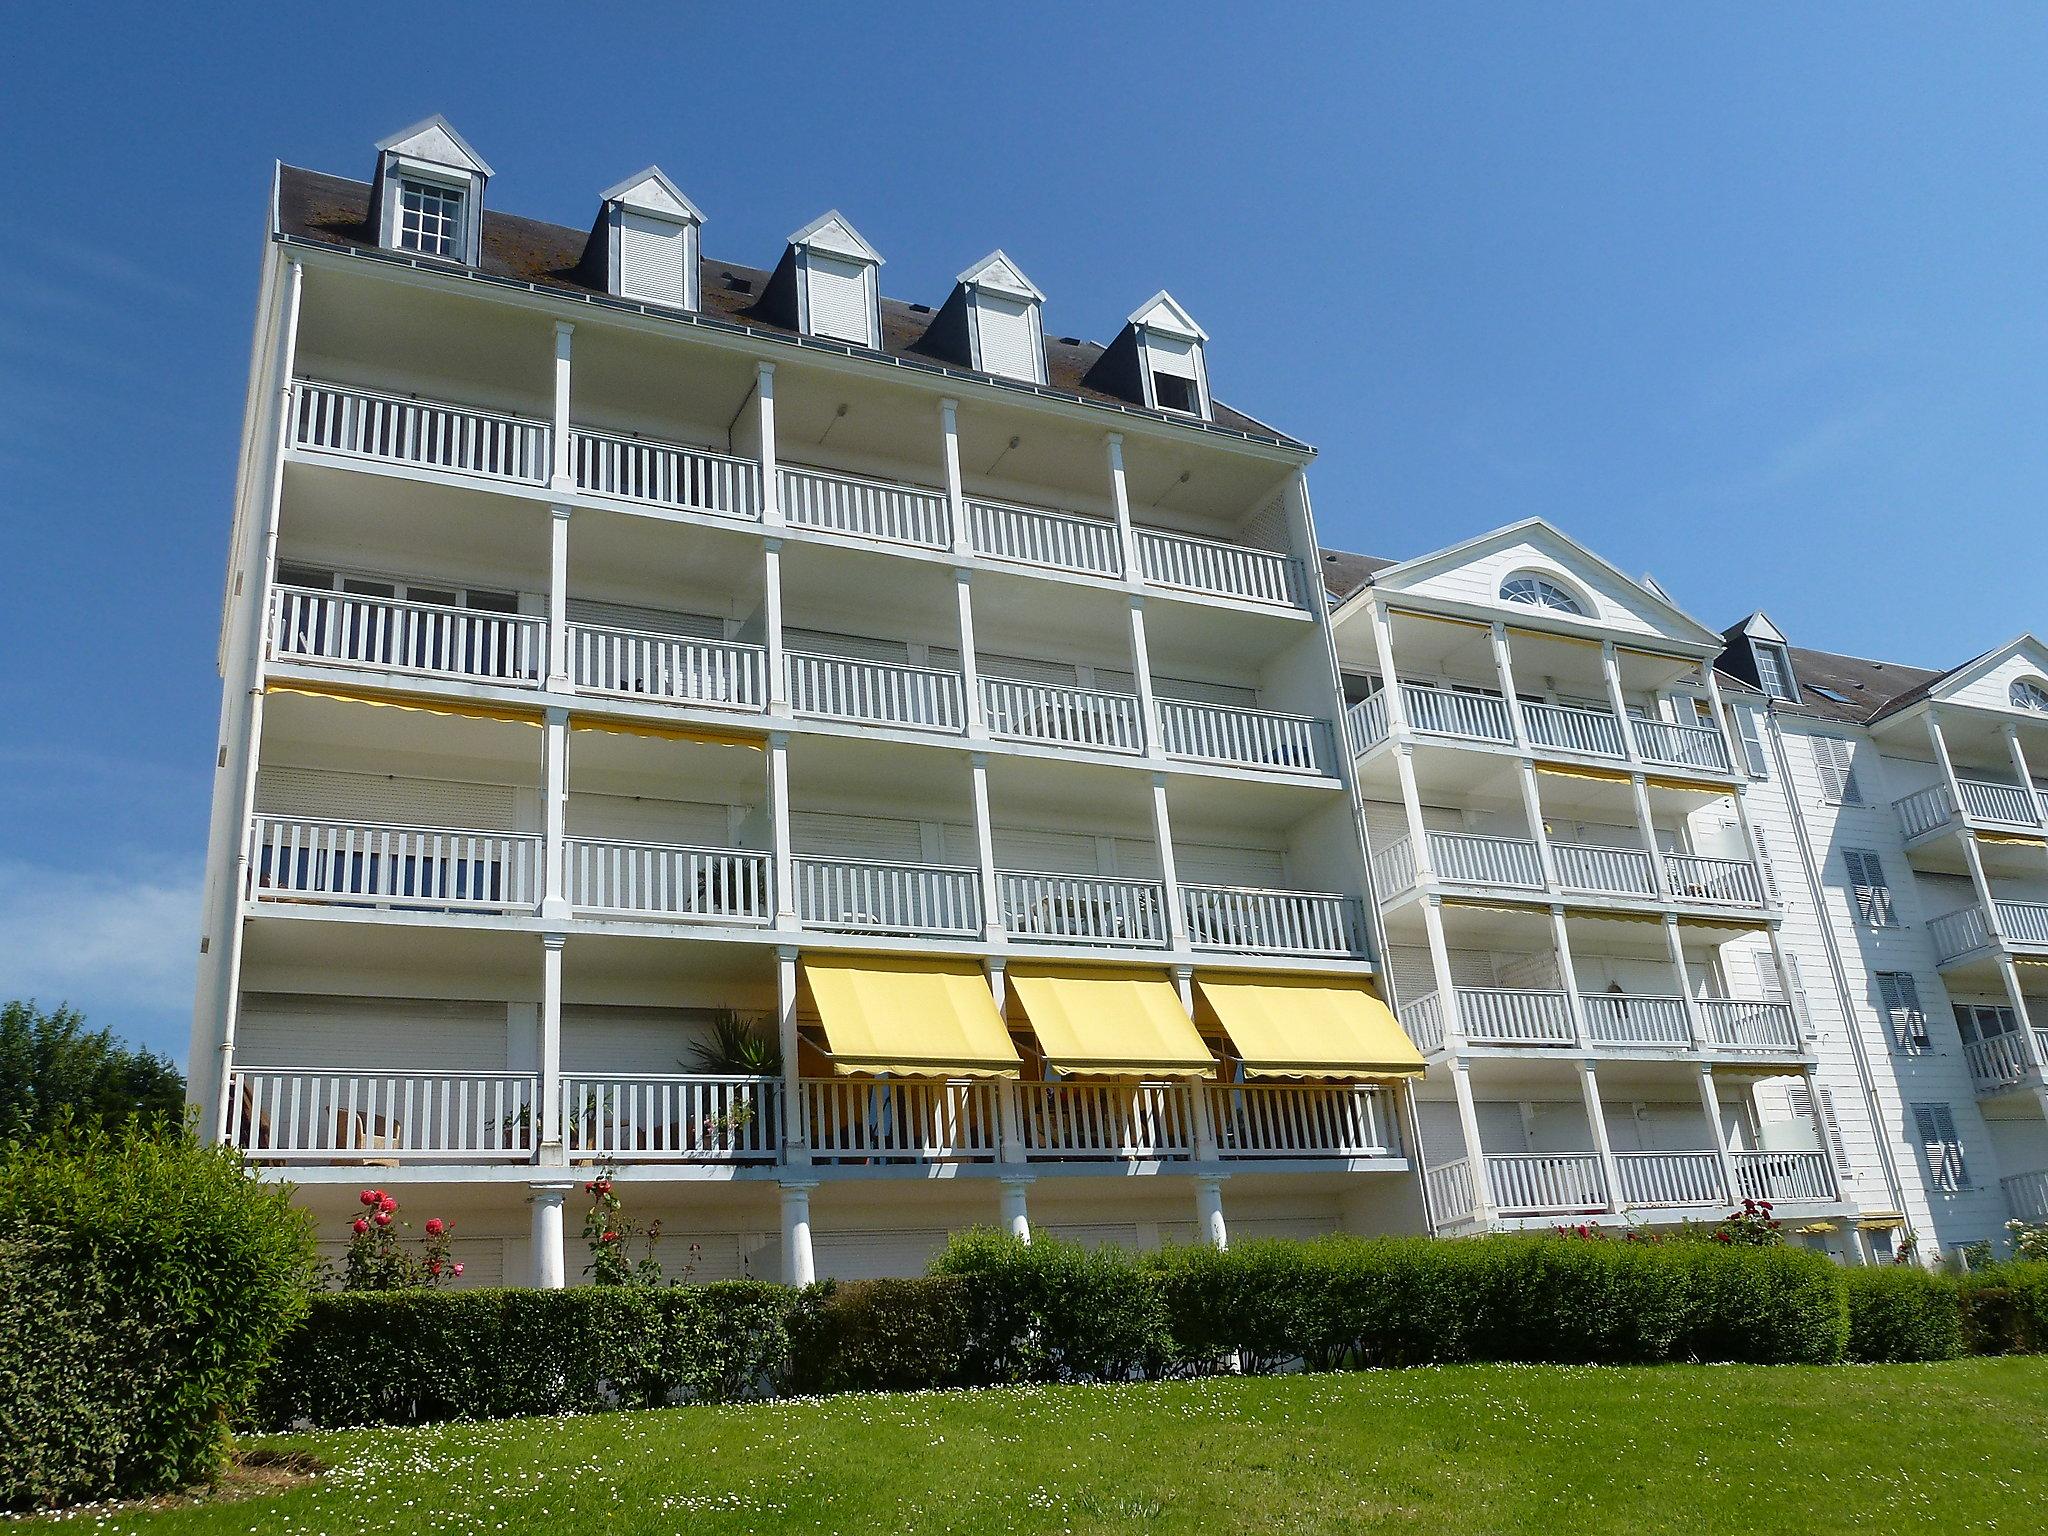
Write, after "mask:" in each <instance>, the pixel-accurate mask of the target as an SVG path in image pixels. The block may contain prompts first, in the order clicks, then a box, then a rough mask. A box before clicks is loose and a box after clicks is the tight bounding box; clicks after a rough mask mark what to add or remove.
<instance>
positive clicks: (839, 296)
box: [804, 249, 874, 347]
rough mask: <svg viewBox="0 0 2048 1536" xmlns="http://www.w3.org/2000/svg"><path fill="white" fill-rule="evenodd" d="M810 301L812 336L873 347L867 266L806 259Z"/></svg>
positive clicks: (816, 254) (814, 255)
mask: <svg viewBox="0 0 2048 1536" xmlns="http://www.w3.org/2000/svg"><path fill="white" fill-rule="evenodd" d="M804 261H805V267H806V272H807V277H806V280H807V282H808V284H809V290H810V299H811V334H812V335H813V336H830V337H832V338H833V339H834V340H837V341H851V342H855V343H857V344H859V345H860V346H863V347H865V346H871V345H872V344H873V341H874V331H873V329H872V327H871V324H870V317H869V313H868V269H867V264H866V263H865V262H859V261H847V260H844V259H843V258H841V257H838V256H827V255H824V254H823V253H822V252H820V251H817V250H815V249H814V250H811V251H810V252H808V253H807V254H806V255H805V258H804Z"/></svg>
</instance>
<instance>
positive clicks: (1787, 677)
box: [1749, 640, 1799, 704]
mask: <svg viewBox="0 0 2048 1536" xmlns="http://www.w3.org/2000/svg"><path fill="white" fill-rule="evenodd" d="M1749 648H1750V653H1751V654H1752V655H1754V656H1755V657H1756V681H1757V686H1758V687H1760V688H1761V689H1763V691H1764V692H1765V693H1767V694H1769V695H1770V696H1771V697H1772V698H1774V699H1782V700H1784V701H1785V702H1786V703H1787V704H1797V703H1798V702H1799V685H1798V684H1797V683H1795V682H1794V681H1793V680H1792V657H1791V655H1790V654H1789V653H1788V652H1787V651H1786V649H1785V647H1784V646H1782V645H1774V644H1772V643H1771V642H1770V641H1768V640H1752V641H1750V642H1749Z"/></svg>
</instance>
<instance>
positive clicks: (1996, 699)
mask: <svg viewBox="0 0 2048 1536" xmlns="http://www.w3.org/2000/svg"><path fill="white" fill-rule="evenodd" d="M2018 678H2026V679H2028V680H2030V681H2038V680H2042V679H2048V644H2044V643H2043V642H2042V641H2041V640H2040V639H2039V638H2037V637H2036V636H2034V635H2033V634H2031V633H2029V634H2022V635H2016V636H2014V637H2013V638H2012V639H2010V640H2008V641H2006V642H2005V644H2003V645H2000V646H1994V647H1993V648H1992V649H1990V650H1988V651H1986V652H1984V653H1983V654H1982V655H1981V656H1973V657H1971V658H1970V659H1969V660H1968V661H1966V662H1964V663H1963V664H1962V665H1961V666H1958V667H1951V668H1950V669H1949V670H1948V671H1946V672H1943V673H1940V674H1938V675H1937V676H1935V677H1932V678H1930V679H1929V680H1928V681H1926V682H1924V683H1922V684H1921V685H1920V686H1919V687H1917V688H1912V689H1909V690H1907V691H1906V692H1905V693H1902V694H1899V695H1898V696H1897V697H1895V698H1892V699H1889V700H1887V701H1886V702H1885V704H1884V705H1883V707H1881V708H1880V709H1878V710H1876V711H1875V712H1874V713H1873V714H1872V715H1871V719H1872V721H1873V722H1874V721H1878V720H1883V719H1885V718H1887V717H1889V716H1892V715H1896V714H1901V713H1903V712H1904V711H1905V710H1908V709H1910V708H1911V707H1912V706H1913V705H1915V704H1918V703H1920V702H1921V701H1922V700H1932V701H1933V702H1934V703H1937V704H1960V705H1967V706H1972V707H1977V708H1988V709H2003V708H2006V707H2008V706H2009V705H2010V703H2011V698H2010V687H2011V684H2012V682H2013V681H2014V680H2015V679H2018Z"/></svg>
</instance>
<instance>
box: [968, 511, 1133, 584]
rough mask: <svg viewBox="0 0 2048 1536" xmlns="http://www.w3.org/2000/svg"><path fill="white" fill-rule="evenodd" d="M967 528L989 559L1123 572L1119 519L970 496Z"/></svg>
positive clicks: (1090, 573)
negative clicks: (1118, 528) (1118, 527)
mask: <svg viewBox="0 0 2048 1536" xmlns="http://www.w3.org/2000/svg"><path fill="white" fill-rule="evenodd" d="M967 530H968V537H969V539H970V540H971V541H972V547H973V549H974V552H975V553H976V554H977V555H981V556H983V557H985V558H987V559H990V560H1009V561H1013V562H1015V563H1016V564H1018V565H1031V566H1037V567H1038V568H1040V569H1042V570H1048V571H1072V572H1075V573H1076V574H1079V575H1083V576H1110V577H1115V576H1121V575H1123V573H1124V557H1123V548H1122V544H1121V542H1120V541H1119V540H1118V538H1117V529H1116V524H1115V523H1111V522H1106V521H1104V520H1103V519H1101V518H1099V517H1077V516H1075V515H1074V514H1073V513H1071V512H1049V511H1046V510H1045V509H1043V508H1041V507H1020V506H1014V505H1012V504H1010V503H1008V502H1001V501H986V500H983V499H981V498H979V497H969V498H968V500H967Z"/></svg>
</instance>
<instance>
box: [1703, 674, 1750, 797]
mask: <svg viewBox="0 0 2048 1536" xmlns="http://www.w3.org/2000/svg"><path fill="white" fill-rule="evenodd" d="M1700 676H1701V677H1703V678H1705V679H1706V684H1707V707H1708V708H1709V709H1711V710H1712V711H1713V712H1714V731H1715V734H1717V735H1718V736H1719V737H1720V738H1721V750H1722V751H1723V752H1725V753H1727V754H1728V764H1729V766H1730V767H1731V768H1732V769H1733V770H1734V771H1735V772H1736V774H1738V775H1743V774H1747V773H1748V771H1749V765H1748V763H1747V762H1745V761H1744V759H1743V756H1742V742H1741V741H1740V740H1739V739H1738V738H1737V737H1734V736H1730V735H1729V734H1728V706H1727V705H1726V704H1725V703H1723V702H1722V699H1721V684H1720V683H1719V681H1718V680H1716V678H1715V677H1714V664H1713V662H1711V661H1703V662H1701V663H1700ZM1758 728H1759V729H1762V727H1761V726H1759V727H1758ZM1738 794H1739V792H1738Z"/></svg>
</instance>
